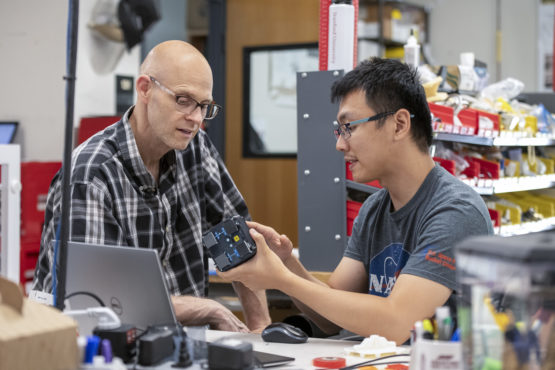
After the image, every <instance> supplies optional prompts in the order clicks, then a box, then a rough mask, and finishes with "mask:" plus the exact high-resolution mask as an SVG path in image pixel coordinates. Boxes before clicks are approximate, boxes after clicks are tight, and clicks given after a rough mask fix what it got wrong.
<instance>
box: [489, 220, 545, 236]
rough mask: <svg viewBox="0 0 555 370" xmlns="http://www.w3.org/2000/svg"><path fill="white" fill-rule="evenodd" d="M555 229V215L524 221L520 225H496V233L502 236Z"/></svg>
mask: <svg viewBox="0 0 555 370" xmlns="http://www.w3.org/2000/svg"><path fill="white" fill-rule="evenodd" d="M554 229H555V217H550V218H545V219H543V220H540V221H533V222H524V223H522V224H520V225H504V226H499V227H495V228H494V231H495V234H497V235H500V236H512V235H524V234H529V233H536V232H540V231H548V230H554Z"/></svg>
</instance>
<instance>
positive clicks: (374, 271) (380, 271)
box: [368, 243, 410, 297]
mask: <svg viewBox="0 0 555 370" xmlns="http://www.w3.org/2000/svg"><path fill="white" fill-rule="evenodd" d="M409 256H410V254H409V253H408V252H407V251H405V250H404V249H403V244H401V243H394V244H390V245H389V246H387V247H386V248H384V250H382V251H381V252H380V253H379V254H377V255H376V256H374V258H372V260H371V261H370V266H369V270H370V275H369V284H368V286H369V288H368V293H370V294H374V295H377V296H380V297H387V296H388V295H389V293H391V289H393V286H394V285H395V282H396V281H397V277H398V276H399V273H400V272H401V270H402V269H403V267H405V264H406V263H407V261H408V259H409Z"/></svg>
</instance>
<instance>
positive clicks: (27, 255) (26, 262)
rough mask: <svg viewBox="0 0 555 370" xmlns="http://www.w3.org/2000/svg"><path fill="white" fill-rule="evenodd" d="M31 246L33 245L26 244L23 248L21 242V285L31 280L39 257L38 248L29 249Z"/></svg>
mask: <svg viewBox="0 0 555 370" xmlns="http://www.w3.org/2000/svg"><path fill="white" fill-rule="evenodd" d="M33 247H34V246H29V245H27V246H25V248H23V243H22V244H21V252H20V263H19V281H20V282H21V285H23V286H25V283H27V282H31V281H33V277H34V275H35V267H36V265H37V260H38V258H39V248H38V247H37V249H36V250H35V251H31V249H32V248H33Z"/></svg>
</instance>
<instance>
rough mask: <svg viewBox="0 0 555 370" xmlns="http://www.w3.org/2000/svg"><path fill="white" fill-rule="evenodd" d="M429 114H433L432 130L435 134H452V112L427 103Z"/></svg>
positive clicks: (446, 108) (447, 108) (443, 106)
mask: <svg viewBox="0 0 555 370" xmlns="http://www.w3.org/2000/svg"><path fill="white" fill-rule="evenodd" d="M428 105H429V107H430V113H432V114H433V119H432V128H433V130H434V131H435V132H448V133H452V132H453V115H454V110H453V108H451V107H447V106H445V105H440V104H435V103H428Z"/></svg>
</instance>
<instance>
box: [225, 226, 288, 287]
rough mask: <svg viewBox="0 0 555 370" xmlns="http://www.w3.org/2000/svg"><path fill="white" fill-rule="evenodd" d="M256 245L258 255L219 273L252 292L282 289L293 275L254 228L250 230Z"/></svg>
mask: <svg viewBox="0 0 555 370" xmlns="http://www.w3.org/2000/svg"><path fill="white" fill-rule="evenodd" d="M249 232H250V235H251V236H252V238H253V239H254V241H255V243H256V247H257V250H256V255H255V256H254V257H253V258H251V259H250V260H248V261H247V262H245V263H242V264H241V265H239V266H236V267H234V268H232V269H231V270H227V271H225V272H221V271H217V273H218V275H219V276H220V277H221V278H223V279H225V280H227V281H240V282H241V283H243V284H244V285H245V286H247V288H249V289H250V290H252V291H257V290H262V289H280V288H281V284H283V283H284V282H285V280H286V278H287V276H289V274H292V273H291V272H290V271H289V270H288V269H287V267H285V265H284V264H283V262H282V261H281V259H280V258H279V257H278V256H277V254H276V253H274V252H272V251H271V250H270V248H269V247H268V244H267V243H266V241H265V240H264V237H263V235H262V234H260V233H258V232H257V231H256V230H255V229H254V228H253V229H250V230H249Z"/></svg>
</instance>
